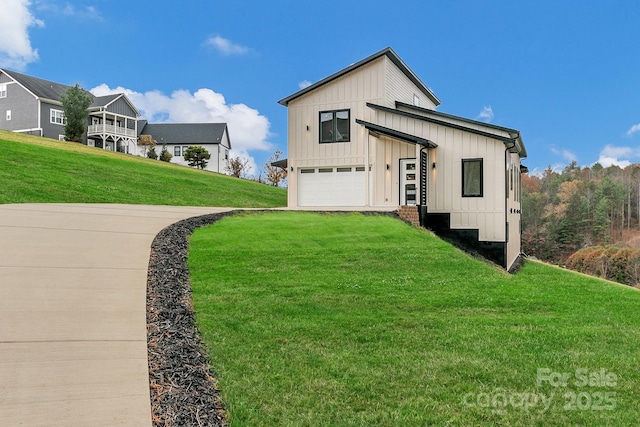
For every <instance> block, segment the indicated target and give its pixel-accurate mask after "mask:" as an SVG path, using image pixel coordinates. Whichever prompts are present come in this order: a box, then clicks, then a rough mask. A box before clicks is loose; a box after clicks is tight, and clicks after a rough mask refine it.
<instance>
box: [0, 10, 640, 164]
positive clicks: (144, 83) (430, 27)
mask: <svg viewBox="0 0 640 427" xmlns="http://www.w3.org/2000/svg"><path fill="white" fill-rule="evenodd" d="M0 8H1V9H2V13H0V67H6V68H10V69H14V70H18V71H22V72H24V73H27V74H30V75H34V76H37V77H41V78H45V79H48V80H53V81H57V82H60V83H66V84H74V83H80V84H81V85H82V86H83V87H85V88H87V89H92V90H94V92H95V93H107V92H109V91H114V90H120V91H122V90H124V91H127V93H128V94H129V95H130V97H131V98H132V100H133V101H134V103H136V105H138V106H139V107H140V109H141V110H142V112H143V113H144V117H145V118H151V119H153V120H155V121H227V122H228V123H229V128H230V134H231V140H232V144H233V146H234V148H235V152H236V153H237V154H241V155H243V156H248V157H250V158H251V159H252V161H253V162H254V164H255V167H256V171H257V169H259V168H261V167H262V165H263V164H264V162H265V161H266V160H267V158H268V157H269V156H270V155H271V154H272V153H273V152H274V151H275V150H276V149H280V150H282V151H284V152H285V153H286V145H287V135H286V129H287V128H286V121H287V114H286V108H285V107H283V106H281V105H278V104H277V101H278V100H279V99H281V98H284V97H286V96H288V95H290V94H292V93H294V92H296V91H297V90H299V89H300V87H301V86H300V85H303V84H304V82H315V81H317V80H320V79H322V78H324V77H326V76H328V75H330V74H332V73H334V72H336V71H338V70H340V69H342V68H344V67H346V66H348V65H350V64H352V63H354V62H357V61H359V60H361V59H363V58H365V57H367V56H369V55H371V54H372V53H375V52H377V51H379V50H381V49H383V48H385V47H387V46H391V47H392V48H393V49H394V50H395V51H396V52H397V53H398V55H400V57H401V58H402V59H403V60H404V61H405V63H406V64H407V65H408V66H409V67H410V68H411V69H412V70H413V71H414V72H415V73H416V74H417V75H418V76H419V77H420V79H421V80H422V81H423V82H424V83H425V84H426V85H428V86H429V87H430V88H431V89H432V90H433V91H434V93H435V94H436V95H437V96H438V98H440V100H441V101H442V105H441V106H440V107H438V111H442V112H445V113H450V114H455V115H460V116H464V117H468V118H472V119H477V120H484V121H488V122H490V123H493V124H496V125H501V126H506V127H511V128H516V129H518V130H520V131H521V132H522V136H523V139H524V141H525V144H526V147H527V150H528V152H529V157H528V159H527V160H525V162H524V163H525V164H526V165H527V166H529V168H530V170H532V171H542V170H544V169H545V168H546V167H547V166H549V165H551V166H552V167H554V168H562V167H563V166H564V165H566V164H568V163H569V162H571V161H572V160H576V161H577V162H578V164H579V165H582V166H587V165H591V164H593V163H595V162H596V161H600V162H601V163H603V165H604V166H608V165H609V164H618V165H620V166H625V165H627V164H629V162H632V163H636V162H640V108H639V107H640V55H638V47H637V46H638V44H639V42H640V25H638V23H639V22H640V3H636V2H632V1H628V2H627V1H602V0H601V1H591V0H583V1H574V0H563V1H557V0H555V1H547V0H538V1H506V0H505V1H491V0H486V1H482V2H480V1H456V0H450V1H431V0H423V1H404V0H395V1H378V0H368V1H346V0H344V1H333V0H323V1H306V0H295V1H294V0H291V1H290V0H273V1H242V0H234V1H229V0H226V1H215V0H187V1H180V2H178V1H153V2H152V1H122V0H86V1H85V0H31V1H27V0H2V6H1V7H0Z"/></svg>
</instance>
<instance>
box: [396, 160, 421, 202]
mask: <svg viewBox="0 0 640 427" xmlns="http://www.w3.org/2000/svg"><path fill="white" fill-rule="evenodd" d="M416 164H417V162H416V159H401V160H400V205H415V204H416V195H417V192H416V187H417V184H418V175H417V172H418V170H417V168H416Z"/></svg>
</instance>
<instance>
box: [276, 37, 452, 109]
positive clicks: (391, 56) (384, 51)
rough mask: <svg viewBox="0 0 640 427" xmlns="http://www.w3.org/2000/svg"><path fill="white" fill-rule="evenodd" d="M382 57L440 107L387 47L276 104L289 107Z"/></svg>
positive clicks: (425, 86)
mask: <svg viewBox="0 0 640 427" xmlns="http://www.w3.org/2000/svg"><path fill="white" fill-rule="evenodd" d="M382 56H386V57H387V58H389V60H390V61H391V62H393V63H394V64H395V65H396V66H397V67H398V68H399V69H400V71H402V72H403V73H404V75H405V76H407V78H409V80H411V81H412V82H413V84H415V85H416V86H417V87H418V88H419V89H420V90H421V91H422V93H424V94H425V95H426V96H427V97H428V98H429V99H431V101H432V102H433V103H434V104H435V105H436V106H437V105H440V104H441V102H440V100H439V99H438V97H437V96H436V95H435V94H434V93H433V91H431V89H429V87H428V86H427V85H425V84H424V83H423V82H422V80H420V79H419V78H418V76H416V74H415V73H414V72H413V71H411V69H410V68H409V67H408V66H407V64H405V63H404V61H403V60H402V59H400V57H399V56H398V54H397V53H395V52H394V50H393V49H391V48H390V47H387V48H385V49H382V50H381V51H379V52H376V53H374V54H373V55H371V56H368V57H366V58H365V59H363V60H361V61H358V62H356V63H355V64H352V65H350V66H348V67H347V68H344V69H342V70H340V71H338V72H337V73H334V74H332V75H330V76H329V77H326V78H324V79H322V80H320V81H318V82H316V83H314V84H312V85H310V86H308V87H306V88H304V89H302V90H299V91H298V92H296V93H294V94H292V95H289V96H287V97H286V98H283V99H281V100H280V101H278V104H280V105H284V106H285V107H287V106H288V105H289V102H290V101H293V100H294V99H296V98H298V97H300V96H302V95H304V94H306V93H309V92H311V91H313V90H315V89H317V88H319V87H320V86H323V85H324V84H326V83H329V82H331V81H333V80H335V79H337V78H339V77H342V76H344V75H345V74H348V73H350V72H351V71H353V70H355V69H357V68H360V67H362V66H363V65H366V64H368V63H370V62H372V61H375V60H376V59H378V58H381V57H382Z"/></svg>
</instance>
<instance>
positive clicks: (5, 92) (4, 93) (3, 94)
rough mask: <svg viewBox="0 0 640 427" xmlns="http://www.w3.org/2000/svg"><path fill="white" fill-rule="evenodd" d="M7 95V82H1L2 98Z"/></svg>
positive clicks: (0, 92)
mask: <svg viewBox="0 0 640 427" xmlns="http://www.w3.org/2000/svg"><path fill="white" fill-rule="evenodd" d="M6 97H7V84H6V83H3V84H0V98H6Z"/></svg>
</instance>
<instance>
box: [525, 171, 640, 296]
mask: <svg viewBox="0 0 640 427" xmlns="http://www.w3.org/2000/svg"><path fill="white" fill-rule="evenodd" d="M522 193H523V194H522V203H523V206H522V229H523V230H522V250H523V252H524V253H526V254H527V255H533V256H535V257H537V258H539V259H542V260H545V261H550V262H553V263H556V264H562V265H564V264H567V266H568V267H570V268H575V269H577V270H579V271H584V272H586V273H589V274H595V275H601V276H602V277H605V278H609V279H613V280H617V281H619V282H623V283H627V284H630V285H636V284H637V283H638V281H637V279H636V277H637V276H638V275H637V274H632V273H631V272H626V271H625V272H621V271H620V268H622V267H623V266H624V268H630V269H631V268H635V267H633V266H632V265H630V264H632V263H633V262H632V260H635V259H638V262H640V256H637V255H638V254H637V253H640V232H639V231H638V230H639V228H640V164H633V165H630V166H627V167H626V168H624V169H621V168H620V167H618V166H610V167H607V168H604V167H602V166H601V165H600V164H599V163H596V164H595V165H594V166H592V167H584V168H581V167H579V166H577V164H576V162H573V163H571V164H570V165H569V166H567V167H565V168H564V170H562V172H560V173H558V172H555V171H553V170H552V169H551V168H550V167H549V168H547V169H546V170H545V171H544V172H543V174H542V175H541V176H535V175H534V176H529V175H523V178H522ZM606 245H615V247H616V248H618V247H627V248H633V249H635V250H628V251H623V252H624V253H625V257H624V258H625V260H626V261H624V262H620V260H619V259H617V258H616V260H615V262H614V260H613V258H615V257H616V256H617V257H618V258H619V256H618V255H619V254H620V253H622V252H620V251H619V250H613V249H611V248H609V249H607V250H600V251H595V252H594V251H593V249H590V250H589V252H588V253H582V254H580V253H578V254H576V255H574V256H573V257H572V258H571V260H570V261H569V257H571V256H572V255H573V254H574V253H576V252H577V251H580V250H586V248H590V247H593V246H606ZM636 252H637V253H636ZM596 253H597V256H596V255H594V254H596ZM613 254H618V255H615V256H614V255H613ZM610 258H611V259H610ZM578 259H580V260H581V261H580V262H577V260H578ZM586 259H588V260H591V261H590V262H585V261H584V260H586ZM610 261H611V262H610ZM609 264H612V265H613V264H616V265H619V266H620V267H619V268H610V265H609ZM587 266H588V267H587Z"/></svg>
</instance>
